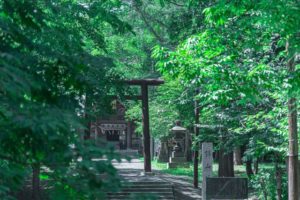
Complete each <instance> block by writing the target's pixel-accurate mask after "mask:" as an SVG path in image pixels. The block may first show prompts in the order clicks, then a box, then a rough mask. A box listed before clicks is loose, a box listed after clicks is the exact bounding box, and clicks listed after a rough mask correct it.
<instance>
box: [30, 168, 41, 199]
mask: <svg viewBox="0 0 300 200" xmlns="http://www.w3.org/2000/svg"><path fill="white" fill-rule="evenodd" d="M32 199H33V200H40V199H41V194H40V164H39V163H37V164H34V165H32Z"/></svg>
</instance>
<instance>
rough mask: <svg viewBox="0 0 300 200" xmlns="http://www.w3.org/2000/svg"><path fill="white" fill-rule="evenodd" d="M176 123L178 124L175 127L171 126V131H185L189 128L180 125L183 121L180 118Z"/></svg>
mask: <svg viewBox="0 0 300 200" xmlns="http://www.w3.org/2000/svg"><path fill="white" fill-rule="evenodd" d="M175 124H176V125H175V126H174V127H173V128H171V129H170V131H172V132H184V131H186V130H187V129H186V128H183V127H181V126H180V125H181V122H180V121H179V120H177V121H176V122H175Z"/></svg>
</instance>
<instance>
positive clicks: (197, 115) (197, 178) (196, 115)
mask: <svg viewBox="0 0 300 200" xmlns="http://www.w3.org/2000/svg"><path fill="white" fill-rule="evenodd" d="M195 92H196V95H198V94H199V92H200V91H199V89H196V91H195ZM194 112H195V125H198V124H199V115H200V114H199V113H200V109H199V102H198V100H195V110H194ZM198 135H199V127H197V126H195V137H197V136H198ZM199 148H200V147H199V142H197V143H196V147H195V152H194V187H195V188H198V182H199V175H198V165H199Z"/></svg>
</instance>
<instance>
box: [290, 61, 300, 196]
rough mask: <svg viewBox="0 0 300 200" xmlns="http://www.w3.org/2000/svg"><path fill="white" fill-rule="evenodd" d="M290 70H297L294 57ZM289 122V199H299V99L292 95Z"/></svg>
mask: <svg viewBox="0 0 300 200" xmlns="http://www.w3.org/2000/svg"><path fill="white" fill-rule="evenodd" d="M288 70H289V73H290V74H292V73H294V71H295V63H294V57H293V58H291V59H290V60H289V61H288ZM288 124H289V166H288V167H289V169H288V190H289V191H288V193H289V200H298V134H297V100H296V98H294V97H291V98H290V99H289V100H288Z"/></svg>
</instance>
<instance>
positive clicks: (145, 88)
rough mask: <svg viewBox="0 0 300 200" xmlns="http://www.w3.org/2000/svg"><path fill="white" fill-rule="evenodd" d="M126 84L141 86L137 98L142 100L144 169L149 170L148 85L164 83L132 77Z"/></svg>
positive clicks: (158, 80)
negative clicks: (139, 94)
mask: <svg viewBox="0 0 300 200" xmlns="http://www.w3.org/2000/svg"><path fill="white" fill-rule="evenodd" d="M125 83H127V84H128V85H138V86H141V96H138V97H139V98H137V99H138V100H142V111H143V145H144V170H145V172H151V150H150V146H151V144H150V128H149V102H148V101H149V99H148V86H158V85H161V84H163V83H164V81H163V80H160V79H133V80H126V81H125Z"/></svg>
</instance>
